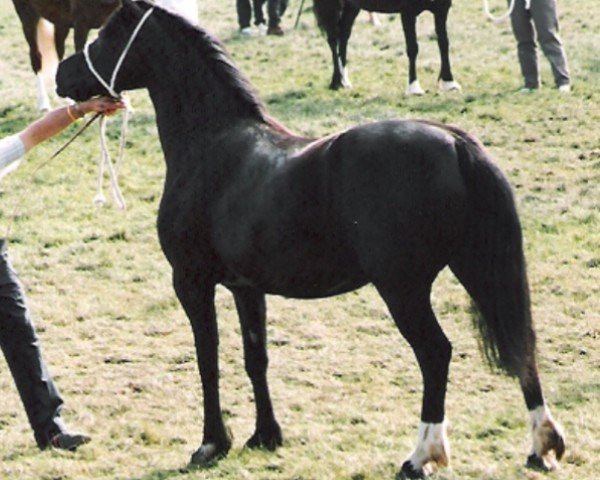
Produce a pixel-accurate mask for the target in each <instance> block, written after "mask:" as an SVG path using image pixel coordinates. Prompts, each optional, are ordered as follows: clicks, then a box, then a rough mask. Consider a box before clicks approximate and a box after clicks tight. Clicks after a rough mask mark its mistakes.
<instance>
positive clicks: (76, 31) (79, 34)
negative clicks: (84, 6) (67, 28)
mask: <svg viewBox="0 0 600 480" xmlns="http://www.w3.org/2000/svg"><path fill="white" fill-rule="evenodd" d="M89 33H90V27H88V26H87V25H82V24H81V23H80V22H77V21H75V26H74V28H73V37H74V41H75V51H76V52H80V51H82V50H83V47H85V42H86V41H87V37H88V34H89Z"/></svg>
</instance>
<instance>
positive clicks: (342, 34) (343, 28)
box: [339, 2, 360, 88]
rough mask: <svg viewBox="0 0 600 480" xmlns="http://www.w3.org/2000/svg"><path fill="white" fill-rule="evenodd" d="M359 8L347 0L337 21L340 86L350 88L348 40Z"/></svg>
mask: <svg viewBox="0 0 600 480" xmlns="http://www.w3.org/2000/svg"><path fill="white" fill-rule="evenodd" d="M359 12H360V10H359V9H358V8H356V7H354V6H352V5H351V4H349V3H348V2H346V3H345V4H344V9H343V10H342V17H341V18H340V23H339V48H340V50H339V55H340V62H341V65H342V86H343V87H345V88H350V87H351V86H352V83H351V82H350V77H349V76H348V67H347V65H348V41H349V40H350V35H351V34H352V27H353V26H354V21H355V20H356V17H357V16H358V13H359Z"/></svg>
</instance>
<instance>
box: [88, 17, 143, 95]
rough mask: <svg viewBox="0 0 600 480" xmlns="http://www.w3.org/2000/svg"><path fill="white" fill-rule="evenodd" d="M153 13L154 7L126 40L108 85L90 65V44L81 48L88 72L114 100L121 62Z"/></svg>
mask: <svg viewBox="0 0 600 480" xmlns="http://www.w3.org/2000/svg"><path fill="white" fill-rule="evenodd" d="M153 11H154V7H152V8H150V9H149V10H148V11H147V12H146V13H145V14H144V16H143V17H142V18H141V20H140V21H139V23H138V24H137V26H136V27H135V29H134V30H133V33H132V34H131V37H129V40H128V42H127V44H126V45H125V48H124V49H123V52H122V53H121V56H120V57H119V59H118V60H117V63H116V64H115V69H114V70H113V73H112V75H111V77H110V84H109V83H107V82H106V80H104V79H103V78H102V76H101V75H100V74H99V73H98V71H97V70H96V68H95V67H94V64H93V63H92V59H91V58H90V53H89V47H90V44H89V43H86V44H85V47H83V56H84V57H85V62H86V63H87V66H88V68H89V69H90V72H92V74H93V75H94V77H96V80H98V81H99V82H100V84H101V85H102V86H103V87H104V88H106V90H107V91H108V93H109V94H110V95H111V96H112V97H114V98H119V96H120V95H119V94H118V93H117V92H115V82H116V80H117V75H118V73H119V70H120V69H121V66H122V65H123V60H125V57H126V56H127V53H129V49H130V48H131V45H132V44H133V41H134V40H135V38H136V37H137V35H138V33H139V32H140V30H141V29H142V27H143V26H144V23H146V20H148V17H149V16H150V15H151V14H152V12H153Z"/></svg>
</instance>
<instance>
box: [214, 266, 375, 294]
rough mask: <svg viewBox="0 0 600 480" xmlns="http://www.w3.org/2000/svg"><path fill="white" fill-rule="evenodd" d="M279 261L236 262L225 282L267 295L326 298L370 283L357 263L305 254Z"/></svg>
mask: <svg viewBox="0 0 600 480" xmlns="http://www.w3.org/2000/svg"><path fill="white" fill-rule="evenodd" d="M254 258H256V257H254ZM278 260H279V259H277V258H272V259H270V260H269V259H264V260H263V261H261V262H253V263H252V265H250V264H246V265H245V266H241V265H237V266H236V267H234V268H231V269H229V270H228V272H229V273H228V274H227V275H226V277H225V279H224V280H223V282H222V283H223V284H224V285H225V286H252V287H254V288H258V289H259V290H262V291H263V292H265V293H268V294H272V295H281V296H284V297H290V298H323V297H330V296H333V295H339V294H341V293H345V292H348V291H351V290H355V289H357V288H360V287H362V286H363V285H365V284H366V283H367V282H368V279H367V277H366V275H365V273H364V272H363V271H362V270H361V269H360V268H359V267H358V265H357V264H356V263H354V262H349V261H347V262H344V261H342V262H324V261H323V260H322V259H319V260H316V259H308V258H306V257H304V258H289V259H287V260H283V259H281V260H283V261H278Z"/></svg>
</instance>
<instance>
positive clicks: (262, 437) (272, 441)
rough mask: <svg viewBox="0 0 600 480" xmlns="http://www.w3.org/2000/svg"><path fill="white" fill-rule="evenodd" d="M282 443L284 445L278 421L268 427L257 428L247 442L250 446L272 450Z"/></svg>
mask: <svg viewBox="0 0 600 480" xmlns="http://www.w3.org/2000/svg"><path fill="white" fill-rule="evenodd" d="M281 445H283V435H282V434H281V428H280V427H279V425H278V424H277V423H275V424H274V425H272V426H270V427H269V428H267V429H261V430H257V431H256V432H254V435H252V436H251V437H250V438H249V439H248V441H247V442H246V447H248V448H265V449H267V450H270V451H271V452H272V451H274V450H276V449H277V447H281Z"/></svg>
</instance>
